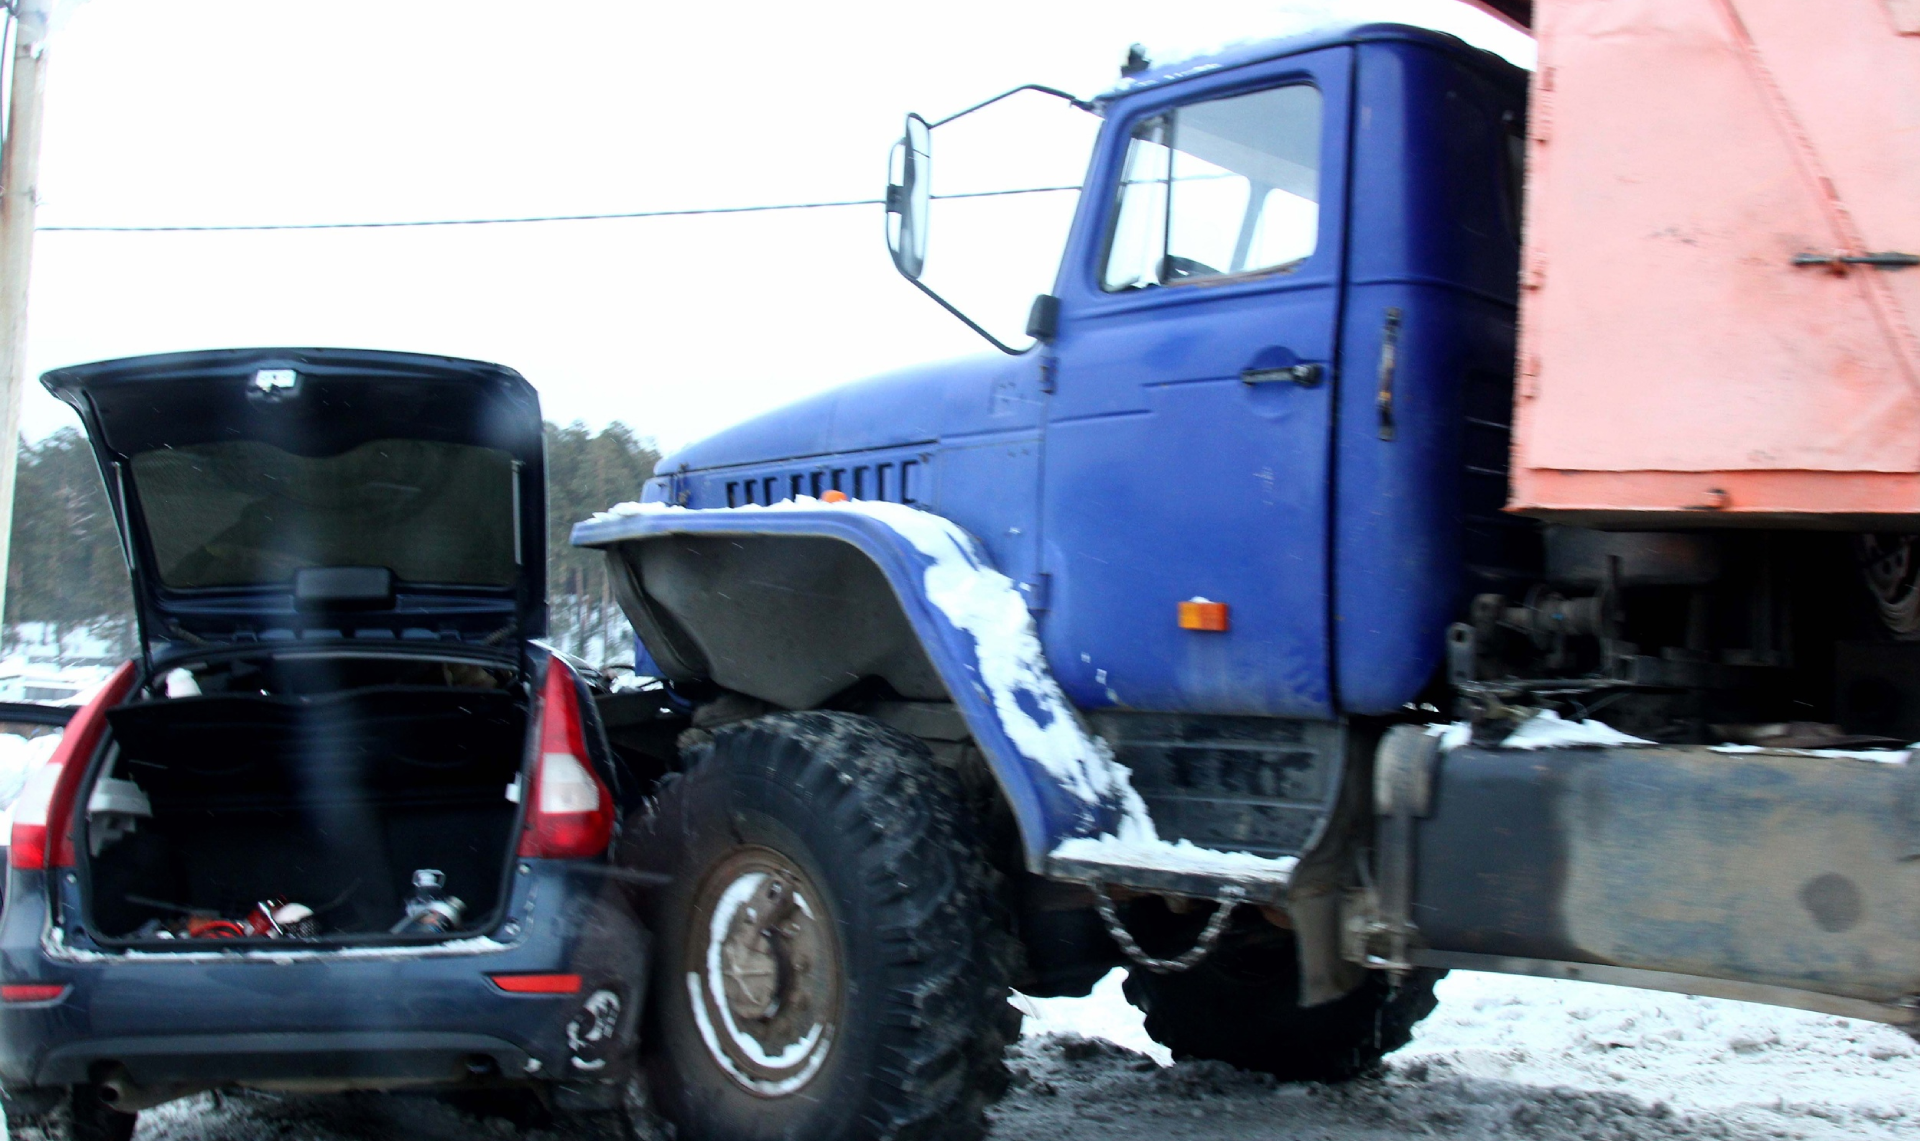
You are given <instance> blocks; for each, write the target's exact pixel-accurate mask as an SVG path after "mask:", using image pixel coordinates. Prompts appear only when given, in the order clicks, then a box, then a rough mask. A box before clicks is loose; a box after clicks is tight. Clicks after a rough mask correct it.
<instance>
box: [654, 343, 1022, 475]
mask: <svg viewBox="0 0 1920 1141" xmlns="http://www.w3.org/2000/svg"><path fill="white" fill-rule="evenodd" d="M1020 367H1022V366H1021V364H1020V362H1019V358H1010V357H1007V356H1005V355H1004V354H1001V353H979V354H975V355H972V356H965V357H958V358H955V359H953V360H945V361H936V362H933V363H930V364H919V365H913V366H911V367H908V368H903V369H896V370H894V371H892V372H884V373H880V374H879V375H877V376H870V377H867V378H865V379H863V380H856V381H852V382H849V383H847V384H843V385H840V386H839V387H836V388H831V389H828V390H827V391H825V392H821V393H817V394H815V395H813V396H809V397H805V398H803V399H801V400H797V401H795V402H793V403H792V404H788V405H785V406H784V407H781V408H776V409H774V410H773V411H771V412H766V413H762V414H761V415H759V416H756V417H754V418H753V419H751V420H745V421H742V422H741V423H739V424H735V425H734V426H733V427H731V428H723V429H721V430H720V431H718V432H716V433H714V434H713V435H711V436H708V437H707V438H705V439H703V440H700V441H698V442H696V443H692V444H688V445H687V446H686V447H684V448H682V449H680V450H679V451H677V452H675V453H673V454H672V455H670V456H667V457H666V458H665V459H663V460H661V461H660V463H659V465H658V467H657V469H656V470H658V471H660V472H661V473H663V474H664V473H666V472H669V471H677V470H680V469H682V468H683V467H684V468H685V469H686V470H702V469H709V468H721V467H731V466H735V465H739V464H757V463H768V462H773V461H779V460H790V459H805V458H807V457H809V456H826V455H834V454H838V453H842V452H851V451H867V450H872V449H877V448H892V447H906V446H909V445H912V444H921V443H928V442H931V441H934V440H938V439H939V438H940V437H941V435H942V434H943V433H944V432H945V431H947V430H949V429H950V428H952V427H953V426H954V425H955V424H956V423H965V421H966V420H967V419H968V418H969V417H977V416H980V415H983V414H984V413H985V411H986V406H987V397H986V395H985V393H986V391H987V390H988V389H989V388H990V387H991V385H992V383H993V381H994V380H995V379H996V378H999V377H1001V376H1007V375H1012V374H1013V373H1014V372H1015V371H1016V370H1018V369H1019V368H1020Z"/></svg>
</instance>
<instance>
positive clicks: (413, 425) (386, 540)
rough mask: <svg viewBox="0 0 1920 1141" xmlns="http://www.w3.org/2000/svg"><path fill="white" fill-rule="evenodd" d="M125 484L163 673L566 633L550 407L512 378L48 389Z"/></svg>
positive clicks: (110, 479)
mask: <svg viewBox="0 0 1920 1141" xmlns="http://www.w3.org/2000/svg"><path fill="white" fill-rule="evenodd" d="M41 382H42V383H43V384H45V385H46V387H47V389H48V390H49V391H51V392H52V393H53V394H54V395H55V396H57V397H59V398H60V399H61V400H63V401H65V402H66V403H67V404H69V405H71V406H72V407H73V408H74V409H75V410H76V411H77V412H79V414H80V418H81V420H82V421H83V422H84V424H85V425H86V430H87V434H88V436H89V438H90V439H91V441H92V444H93V449H94V454H95V456H96V458H97V459H98V460H99V462H100V468H101V474H102V476H103V477H104V478H105V481H106V488H107V496H108V500H109V502H110V503H111V504H112V506H113V511H114V516H115V519H116V522H117V523H118V525H119V528H120V533H121V541H122V543H123V544H124V546H125V550H126V555H127V561H128V564H129V567H130V568H131V574H132V578H133V594H134V605H135V609H136V612H137V617H138V619H139V622H140V631H141V639H142V642H143V647H144V649H145V650H146V652H147V654H148V656H149V660H161V659H165V658H166V657H168V656H169V654H170V652H173V651H182V650H185V649H187V648H188V647H192V648H194V649H195V650H196V651H199V652H204V650H205V648H206V646H207V645H208V644H209V643H212V644H223V643H241V642H256V641H283V640H293V639H299V640H303V641H304V640H331V639H354V640H362V639H365V640H396V641H403V642H404V641H415V642H418V641H433V642H445V641H448V640H457V641H460V642H463V643H466V644H468V645H470V646H472V645H483V646H487V647H496V648H497V649H498V652H500V653H501V654H502V655H517V652H518V649H519V646H520V644H521V642H522V640H524V639H526V638H532V637H539V636H541V635H543V634H544V633H545V632H546V607H545V597H546V581H545V563H546V549H545V547H546V538H545V535H546V500H545V483H544V480H545V473H544V467H543V461H542V455H543V448H542V435H541V419H540V404H539V399H538V397H537V396H536V395H535V394H534V391H533V388H532V386H531V385H529V384H528V383H527V382H526V380H525V379H523V378H522V377H521V376H520V375H519V374H518V373H516V372H514V371H513V370H512V369H508V368H504V367H502V366H500V365H494V364H487V363H483V362H480V361H469V360H460V359H458V358H453V357H434V356H421V355H416V354H411V353H393V352H378V351H370V350H351V349H223V350H215V351H208V352H193V353H172V354H166V355H160V356H148V357H131V358H127V359H124V360H115V361H104V362H100V363H96V364H87V365H76V366H74V367H71V368H64V369H57V370H55V371H53V372H49V373H47V374H46V375H45V376H43V377H42V378H41Z"/></svg>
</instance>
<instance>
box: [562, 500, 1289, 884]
mask: <svg viewBox="0 0 1920 1141" xmlns="http://www.w3.org/2000/svg"><path fill="white" fill-rule="evenodd" d="M749 538H754V539H820V540H830V541H833V542H835V543H841V544H846V545H847V546H849V547H851V548H853V550H855V551H857V552H858V553H859V555H860V556H862V557H863V558H864V560H865V561H867V562H869V563H871V565H872V567H873V568H874V569H875V570H877V572H878V573H879V575H880V576H881V577H882V578H883V579H884V581H885V583H886V586H887V587H888V588H890V589H891V592H892V596H893V597H892V598H891V599H880V598H876V599H874V600H873V603H872V605H873V606H874V607H884V606H886V605H887V604H889V603H892V604H897V606H898V608H899V611H900V614H901V615H902V616H903V617H904V618H905V620H906V622H907V624H908V626H909V627H910V629H911V631H912V635H913V637H914V639H915V640H917V642H918V644H919V649H920V650H921V651H922V652H923V653H924V654H925V655H926V659H927V664H928V665H930V666H931V668H932V671H933V673H934V674H935V675H937V677H938V680H939V682H940V683H941V685H942V686H943V687H944V688H945V691H946V693H947V694H948V695H949V696H951V698H952V700H953V703H954V705H955V707H956V709H957V710H958V711H959V713H960V715H961V716H962V718H963V719H964V720H965V722H966V725H967V729H968V731H969V732H970V733H971V735H972V737H973V740H974V743H975V744H976V745H977V746H978V748H979V749H980V751H981V752H982V754H984V756H985V758H986V761H987V764H988V765H989V766H990V768H991V769H992V771H993V774H994V776H995V778H996V779H997V781H998V782H999V785H1000V788H1001V790H1002V791H1003V793H1004V794H1005V796H1006V798H1007V802H1008V804H1009V806H1010V807H1011V809H1012V811H1013V815H1014V817H1015V819H1016V820H1017V821H1018V824H1019V827H1020V835H1021V841H1022V846H1023V848H1024V852H1025V857H1026V862H1027V866H1028V867H1029V869H1030V870H1033V871H1036V872H1041V871H1047V870H1049V869H1051V870H1052V871H1053V872H1054V873H1055V874H1061V873H1062V870H1063V868H1066V867H1073V868H1082V869H1084V868H1086V867H1088V866H1094V867H1098V866H1113V867H1128V868H1149V869H1152V868H1157V869H1160V870H1163V871H1165V872H1168V873H1170V874H1185V875H1196V876H1204V877H1208V878H1210V879H1212V880H1214V881H1216V882H1221V881H1224V882H1229V883H1243V884H1246V885H1248V886H1249V887H1253V886H1256V885H1258V886H1261V887H1265V888H1266V889H1267V891H1266V892H1264V893H1263V894H1267V895H1271V894H1272V892H1273V890H1275V889H1279V888H1283V887H1284V885H1285V883H1286V882H1287V879H1288V877H1289V876H1290V874H1291V872H1292V869H1293V867H1294V865H1295V861H1294V860H1292V859H1267V858H1263V857H1259V856H1254V855H1250V854H1247V853H1235V852H1215V851H1211V850H1208V849H1202V848H1199V847H1196V846H1194V845H1193V844H1191V843H1188V842H1186V841H1178V842H1168V841H1163V840H1160V839H1159V838H1158V836H1157V834H1156V833H1155V832H1154V829H1153V823H1152V821H1151V819H1150V818H1149V817H1148V815H1147V812H1146V807H1145V804H1144V802H1143V801H1142V800H1141V799H1140V796H1139V794H1138V793H1136V792H1135V791H1134V789H1133V787H1132V784H1131V783H1130V782H1129V779H1128V773H1127V769H1126V768H1125V766H1123V765H1120V764H1118V763H1116V762H1115V761H1114V760H1113V757H1112V754H1111V753H1110V751H1109V750H1108V748H1107V746H1106V744H1105V742H1103V741H1101V740H1100V739H1098V738H1097V737H1095V736H1093V735H1092V734H1090V733H1088V732H1087V731H1086V729H1085V728H1084V727H1083V726H1082V724H1081V722H1080V719H1079V715H1078V713H1077V712H1076V711H1075V709H1074V708H1073V707H1072V706H1071V705H1070V704H1069V703H1068V702H1067V699H1066V697H1065V695H1064V694H1063V693H1062V692H1061V689H1060V686H1059V685H1058V683H1057V682H1056V681H1055V680H1054V676H1053V673H1052V671H1051V670H1049V669H1048V667H1047V663H1046V659H1045V656H1044V654H1043V653H1042V651H1041V648H1040V640H1039V638H1038V636H1037V635H1036V633H1035V630H1034V625H1033V621H1032V618H1031V617H1030V615H1029V614H1028V611H1027V607H1026V602H1025V600H1024V599H1023V598H1022V597H1021V594H1020V592H1019V590H1018V589H1017V588H1016V587H1015V585H1014V583H1013V581H1012V580H1011V579H1009V578H1008V577H1007V576H1006V575H1004V574H1001V573H1000V572H999V571H998V570H996V569H995V568H994V567H993V566H992V565H991V563H990V562H989V560H988V559H987V557H986V555H985V553H984V551H983V550H982V548H981V546H980V544H979V543H978V542H977V541H975V539H974V538H973V537H972V536H971V535H969V534H968V533H967V532H966V531H964V530H962V529H961V528H960V527H959V526H957V525H956V524H954V523H952V522H950V521H949V520H947V519H944V518H941V517H940V516H938V515H933V514H931V513H928V512H925V511H920V510H917V509H915V508H912V507H908V506H904V505H901V504H896V503H882V502H869V501H850V502H844V503H825V502H822V501H819V500H815V499H811V498H808V497H804V496H803V497H801V498H799V499H796V500H788V501H785V502H781V503H776V504H772V505H770V506H757V507H738V508H721V509H711V510H690V509H687V508H681V507H673V506H668V505H666V504H661V503H626V504H621V505H619V506H618V507H615V508H614V509H613V510H611V511H607V512H602V513H601V514H599V515H596V516H595V517H594V518H592V519H590V520H588V521H586V522H583V523H580V524H577V525H576V526H575V527H574V529H573V543H574V545H575V546H580V547H591V548H597V549H602V550H606V551H607V552H608V554H609V555H610V556H612V557H615V558H618V559H621V560H623V561H624V562H625V564H626V566H627V567H628V569H629V570H630V571H634V572H636V573H634V574H633V575H632V580H631V581H632V582H634V583H637V584H638V586H637V588H638V589H639V590H642V591H646V592H647V593H648V594H649V595H651V596H652V597H650V598H649V599H647V600H646V604H648V605H654V606H664V608H665V609H666V610H668V611H669V612H670V613H671V612H672V611H673V610H674V606H673V599H671V598H662V597H660V596H659V592H658V591H656V590H654V589H652V585H653V584H652V581H651V580H649V577H648V574H647V568H646V562H647V559H648V550H649V548H650V547H652V548H653V549H654V550H655V551H656V552H658V553H659V559H660V561H661V562H663V563H664V562H665V561H666V559H667V557H668V556H667V552H668V551H669V550H670V549H671V548H672V546H673V544H674V541H675V540H678V541H681V542H687V541H695V542H697V541H700V540H714V539H722V540H726V539H732V540H745V539H749ZM656 545H657V546H656ZM727 546H728V547H730V548H732V549H733V550H734V551H738V550H739V549H741V545H740V544H739V543H738V542H735V543H730V544H727ZM654 577H655V578H657V577H658V576H657V575H656V576H654ZM762 577H763V578H764V577H765V576H762ZM694 589H696V590H700V589H708V590H709V591H710V589H711V588H703V587H702V586H701V585H700V584H697V583H696V584H694ZM708 601H710V602H715V605H716V608H723V607H726V606H728V605H729V603H728V602H727V600H715V599H714V598H713V597H712V595H711V593H709V594H708ZM794 604H797V605H800V606H804V605H806V602H805V599H804V597H800V598H797V599H795V602H794V603H790V604H789V605H794ZM680 609H681V613H680V614H675V615H673V617H674V618H675V619H676V620H678V621H679V622H681V624H683V625H684V624H685V622H686V617H687V613H688V611H689V609H690V608H687V607H681V608H680ZM697 620H698V619H697V618H696V621H697ZM647 625H648V623H647V622H646V621H644V620H642V621H638V622H636V626H637V627H640V628H642V629H643V630H644V628H645V627H646V626H647ZM718 626H719V624H718V623H715V624H714V628H713V629H711V630H708V631H705V632H704V633H706V634H707V635H708V636H707V637H706V638H704V639H703V638H702V633H703V632H702V631H683V632H682V633H684V634H687V635H688V637H689V638H690V640H691V641H693V642H695V643H700V642H702V641H704V642H705V643H706V645H704V646H700V647H699V648H697V649H690V648H689V647H685V646H667V645H660V646H656V645H652V644H649V646H648V650H649V653H651V654H652V655H653V656H654V657H655V658H656V660H661V661H665V660H685V658H686V657H687V656H688V654H689V652H691V653H692V654H694V655H696V656H698V655H701V654H705V655H706V656H708V657H709V658H711V659H713V660H715V661H720V662H721V663H722V664H721V666H720V667H719V668H716V669H715V670H714V671H713V672H714V673H721V672H723V671H724V669H725V668H726V666H725V661H724V659H726V658H727V657H728V655H729V647H726V646H719V647H717V648H716V647H715V645H714V643H715V641H716V640H717V639H718V638H724V634H722V633H720V632H719V630H718ZM670 637H671V635H666V634H664V633H662V632H660V631H656V632H655V634H654V636H653V638H652V639H648V638H647V637H646V636H645V635H644V634H643V641H649V642H651V641H657V640H661V639H663V638H670ZM739 649H740V651H741V652H742V653H744V654H757V655H762V660H764V655H765V654H767V653H770V652H773V651H772V650H771V649H769V648H768V647H767V646H765V645H755V646H751V647H739ZM668 672H669V674H671V671H668ZM710 676H711V675H710ZM853 680H857V679H852V678H849V679H847V681H848V683H851V682H852V681H853ZM1087 878H1099V877H1097V876H1093V875H1090V874H1089V875H1088V876H1087Z"/></svg>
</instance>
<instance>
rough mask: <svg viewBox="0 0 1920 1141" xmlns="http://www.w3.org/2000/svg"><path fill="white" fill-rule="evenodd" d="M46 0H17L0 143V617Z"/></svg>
mask: <svg viewBox="0 0 1920 1141" xmlns="http://www.w3.org/2000/svg"><path fill="white" fill-rule="evenodd" d="M47 8H48V0H17V2H16V4H15V6H14V11H15V18H14V26H13V59H12V61H11V71H10V72H9V74H10V75H11V78H12V88H11V93H10V95H11V99H12V106H11V108H10V111H9V114H8V116H7V134H6V138H5V140H4V141H0V616H4V615H5V613H6V597H7V570H8V566H9V556H10V555H11V553H12V552H11V548H12V545H13V484H14V476H15V475H16V473H17V468H18V464H19V449H20V398H21V395H22V393H23V391H24V389H25V386H26V368H27V278H28V275H29V273H30V270H31V268H32V264H33V208H34V204H35V201H36V199H37V197H38V186H37V177H38V171H39V166H40V104H41V96H42V95H43V94H44V93H45V91H46V85H47V52H46V40H47Z"/></svg>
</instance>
